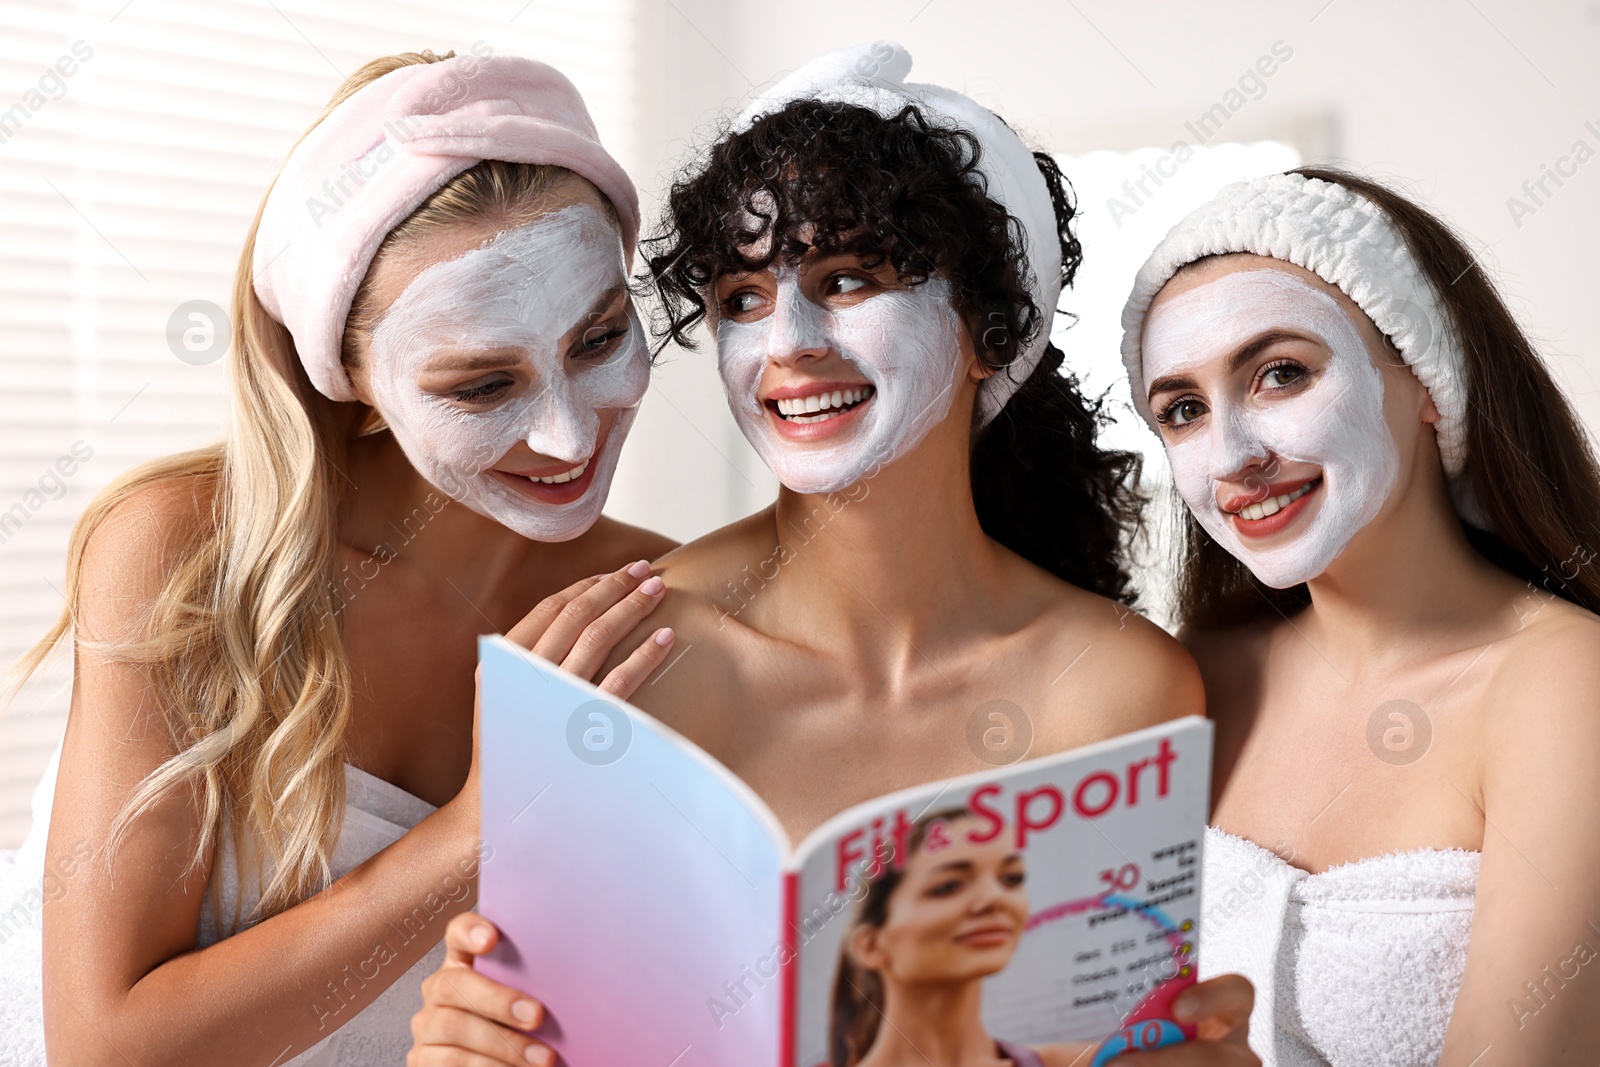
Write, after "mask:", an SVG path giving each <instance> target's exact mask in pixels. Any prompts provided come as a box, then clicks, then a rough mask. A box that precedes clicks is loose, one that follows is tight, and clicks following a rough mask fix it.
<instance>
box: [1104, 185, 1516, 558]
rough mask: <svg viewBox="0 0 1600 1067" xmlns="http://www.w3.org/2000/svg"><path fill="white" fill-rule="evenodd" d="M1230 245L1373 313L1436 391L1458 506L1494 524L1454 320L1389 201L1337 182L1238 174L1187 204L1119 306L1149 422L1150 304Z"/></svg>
mask: <svg viewBox="0 0 1600 1067" xmlns="http://www.w3.org/2000/svg"><path fill="white" fill-rule="evenodd" d="M1230 252H1250V253H1253V254H1255V255H1258V256H1268V257H1271V258H1272V259H1281V260H1283V261H1285V262H1287V263H1293V264H1294V265H1295V266H1297V267H1303V268H1304V269H1306V270H1308V271H1310V272H1311V273H1313V274H1315V275H1317V276H1318V277H1319V278H1321V279H1322V280H1323V281H1325V282H1327V283H1329V284H1330V285H1335V286H1338V287H1339V289H1340V290H1342V291H1343V292H1344V294H1345V295H1346V296H1348V297H1349V298H1350V299H1351V300H1354V301H1355V302H1356V304H1357V306H1359V307H1360V308H1361V310H1362V311H1364V312H1366V314H1367V317H1368V318H1370V319H1371V320H1372V321H1373V322H1374V323H1375V324H1377V326H1378V329H1380V330H1382V331H1383V333H1384V334H1385V335H1386V336H1387V337H1388V338H1389V341H1390V342H1391V343H1392V344H1393V345H1394V347H1395V349H1396V350H1398V351H1399V353H1400V357H1401V358H1402V359H1404V360H1405V362H1406V364H1407V366H1409V367H1410V368H1411V370H1412V372H1413V373H1414V374H1416V376H1417V380H1418V381H1420V382H1421V383H1422V385H1423V387H1424V388H1426V389H1427V390H1428V393H1429V394H1430V395H1431V396H1432V397H1433V406H1434V407H1435V408H1437V409H1438V411H1439V421H1438V423H1437V424H1435V426H1434V432H1435V434H1436V436H1437V438H1438V441H1439V456H1440V459H1441V460H1443V462H1444V470H1445V473H1446V474H1447V475H1448V476H1449V479H1450V490H1451V496H1452V498H1453V499H1454V502H1455V505H1456V511H1457V512H1458V513H1459V514H1460V515H1461V517H1462V518H1464V519H1466V520H1467V521H1469V522H1471V523H1473V524H1474V525H1476V526H1480V527H1483V528H1484V529H1487V528H1488V524H1487V522H1486V521H1485V520H1483V518H1482V514H1481V512H1480V510H1479V509H1478V507H1477V506H1476V504H1475V502H1474V499H1473V496H1472V493H1471V488H1470V486H1469V485H1468V483H1467V479H1466V477H1465V474H1464V472H1465V469H1466V461H1467V441H1466V425H1465V420H1466V410H1467V372H1466V363H1465V361H1464V359H1463V358H1462V355H1461V348H1460V345H1459V343H1458V342H1457V341H1456V337H1455V331H1454V329H1453V328H1452V327H1451V324H1450V318H1449V316H1448V315H1447V314H1446V313H1445V311H1444V310H1443V308H1442V307H1441V305H1440V302H1439V299H1438V295H1437V294H1436V293H1435V292H1434V289H1433V286H1432V285H1431V284H1429V282H1428V279H1427V278H1426V277H1425V276H1424V275H1423V273H1422V269H1421V268H1420V267H1419V266H1418V265H1417V261H1416V259H1415V257H1413V256H1412V254H1411V249H1410V248H1409V247H1408V246H1407V245H1406V242H1405V238H1404V237H1403V236H1401V234H1400V231H1399V230H1397V229H1396V228H1395V226H1394V224H1393V223H1392V222H1390V221H1389V218H1388V216H1387V215H1385V214H1384V213H1383V209H1382V208H1380V207H1378V205H1376V204H1374V203H1372V201H1370V200H1368V199H1367V198H1366V197H1364V196H1361V195H1360V194H1359V193H1356V192H1353V191H1351V190H1350V189H1347V188H1345V187H1344V186H1342V185H1339V184H1337V183H1334V182H1327V181H1323V180H1322V179H1320V178H1308V177H1306V176H1304V175H1301V174H1268V175H1266V176H1264V177H1260V178H1256V179H1254V180H1253V181H1248V182H1236V183H1234V184H1233V185H1229V186H1227V187H1226V188H1224V189H1223V190H1222V191H1221V192H1220V193H1218V194H1217V195H1216V196H1215V197H1213V198H1212V200H1211V201H1210V202H1209V203H1207V204H1205V205H1203V206H1201V207H1199V208H1197V209H1195V210H1194V211H1192V212H1190V213H1189V215H1188V216H1187V217H1186V218H1185V219H1184V220H1183V221H1182V222H1180V223H1178V224H1177V225H1176V226H1174V227H1173V228H1172V230H1171V231H1170V232H1168V234H1167V236H1166V237H1164V238H1163V239H1162V241H1161V243H1160V244H1159V245H1157V246H1156V250H1155V251H1154V252H1152V253H1150V258H1149V259H1147V260H1146V261H1145V264H1144V266H1143V267H1142V268H1140V270H1139V274H1138V276H1137V277H1136V278H1135V279H1134V283H1133V292H1132V293H1130V294H1129V296H1128V302H1127V304H1126V305H1125V306H1124V307H1123V309H1122V363H1123V366H1125V367H1126V368H1127V370H1128V379H1129V382H1130V384H1131V386H1132V392H1133V403H1134V406H1135V407H1136V408H1137V409H1138V411H1139V414H1141V415H1143V416H1144V419H1145V421H1146V422H1147V423H1149V424H1150V428H1151V429H1152V430H1155V431H1156V432H1157V433H1159V432H1160V430H1159V428H1158V426H1157V424H1156V421H1155V415H1154V413H1153V412H1152V411H1151V410H1150V401H1149V398H1148V397H1147V396H1146V395H1145V385H1144V372H1143V368H1142V366H1141V356H1140V344H1141V341H1142V338H1143V333H1144V322H1145V316H1146V314H1147V313H1148V312H1149V310H1150V302H1151V301H1152V300H1154V299H1155V296H1156V294H1157V293H1158V292H1160V291H1161V288H1162V286H1164V285H1166V284H1167V282H1168V281H1169V280H1171V278H1172V276H1173V275H1174V274H1176V273H1177V272H1178V271H1179V270H1180V269H1182V268H1183V267H1184V266H1186V265H1188V264H1190V263H1193V262H1194V261H1195V260H1197V259H1201V258H1203V257H1205V256H1213V255H1226V254H1228V253H1230Z"/></svg>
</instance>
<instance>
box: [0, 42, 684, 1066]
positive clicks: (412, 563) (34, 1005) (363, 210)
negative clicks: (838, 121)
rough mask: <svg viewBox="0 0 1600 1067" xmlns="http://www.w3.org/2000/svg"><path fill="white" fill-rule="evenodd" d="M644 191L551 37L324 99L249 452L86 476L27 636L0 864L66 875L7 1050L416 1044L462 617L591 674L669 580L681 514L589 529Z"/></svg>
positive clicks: (414, 57)
mask: <svg viewBox="0 0 1600 1067" xmlns="http://www.w3.org/2000/svg"><path fill="white" fill-rule="evenodd" d="M557 160H560V161H561V163H560V165H555V161H557ZM357 170H359V171H360V173H361V174H363V175H365V180H362V181H356V180H354V178H353V177H352V175H353V174H355V173H356V171H357ZM325 183H328V184H327V185H326V186H325ZM335 183H337V185H338V187H339V189H340V191H341V194H342V195H341V196H340V197H339V202H338V205H337V207H336V208H335V207H333V206H330V205H329V204H328V203H327V202H326V201H325V200H324V198H325V197H326V196H327V195H328V193H327V191H326V190H327V189H328V188H333V187H334V184H335ZM308 203H310V204H312V205H313V209H312V210H309V211H308V208H307V205H308ZM316 205H322V207H323V208H324V209H325V210H322V211H319V210H317V209H316ZM637 218H638V209H637V200H636V195H635V193H634V189H633V186H632V184H631V183H630V182H629V180H628V178H627V176H626V175H625V174H624V173H623V172H622V169H621V168H620V167H619V166H618V165H617V164H616V162H615V161H614V160H612V158H611V157H610V155H609V154H608V153H607V152H606V151H605V149H604V148H603V147H602V146H601V145H600V143H599V141H598V140H597V138H596V136H595V132H594V128H593V126H592V124H591V123H590V121H589V118H588V114H587V112H586V110H585V108H584V104H583V102H582V100H581V99H580V98H579V96H578V93H577V90H576V89H575V88H574V87H573V86H572V84H571V83H570V82H568V81H567V80H566V78H564V77H563V76H562V75H561V74H560V73H559V72H557V71H555V70H554V69H552V68H550V67H547V66H545V65H544V64H540V63H535V62H533V61H531V60H526V59H519V58H515V57H509V56H507V57H501V56H494V55H492V54H484V55H480V54H476V53H469V54H463V55H460V56H453V57H451V56H446V57H440V56H436V55H433V54H431V53H418V54H405V55H397V56H391V57H387V58H383V59H379V60H375V61H373V62H371V63H369V64H367V65H366V66H364V67H363V68H362V69H361V70H359V71H358V72H356V73H355V74H354V75H353V76H352V77H351V78H349V79H348V80H347V81H346V82H345V83H344V84H343V85H342V86H341V87H340V88H339V90H338V91H337V93H336V94H335V95H334V97H333V99H332V100H331V101H330V103H329V104H328V106H327V108H326V110H325V111H324V113H323V115H322V116H321V117H320V118H319V119H318V120H317V122H316V123H315V124H314V125H313V126H312V128H311V129H310V130H309V131H308V132H307V133H306V134H305V136H304V137H303V138H302V139H301V141H300V142H299V144H298V145H297V146H296V148H295V149H294V151H293V152H292V153H291V155H290V157H289V159H288V161H287V162H286V163H285V164H284V166H283V168H282V170H281V171H280V173H279V175H278V177H277V179H276V182H275V184H274V185H273V187H272V190H271V191H270V192H269V193H268V194H267V196H266V198H265V200H264V202H263V205H262V208H261V211H260V214H259V216H258V219H257V222H256V224H255V225H254V226H252V228H251V230H250V233H249V235H248V237H247V238H246V242H245V246H244V251H243V254H242V256H241V260H240V267H239V272H238V276H237V282H236V287H235V299H234V309H233V314H234V319H233V333H232V336H233V337H234V338H236V339H237V340H236V341H235V343H234V345H233V346H232V350H231V352H230V355H229V359H230V361H231V365H230V368H229V369H230V373H229V378H230V381H231V383H232V400H231V405H230V410H229V418H228V432H227V436H226V438H225V440H223V441H222V442H221V443H219V444H216V445H212V446H208V447H205V448H202V449H199V450H196V451H193V452H188V453H184V454H181V455H177V456H172V457H168V458H166V459H162V460H158V461H156V462H153V463H150V464H147V465H144V466H142V467H140V468H137V469H135V470H134V471H132V472H131V473H129V474H127V475H125V476H123V477H122V478H121V479H119V480H118V481H116V482H115V483H113V484H112V485H111V486H110V487H109V488H107V489H106V490H105V491H104V492H103V493H102V494H101V495H100V496H99V497H97V498H96V499H95V501H94V502H93V503H92V504H91V505H90V507H89V508H88V510H87V512H86V513H85V514H84V516H83V518H82V520H81V521H80V522H79V523H78V525H77V527H76V529H75V530H74V532H73V536H72V541H71V545H70V549H69V556H68V559H69V565H68V573H67V585H66V598H67V604H66V606H65V608H64V609H63V611H62V613H61V617H60V619H59V621H58V622H57V623H56V625H55V626H54V628H53V629H52V630H51V631H50V632H49V633H48V634H47V635H46V637H45V638H44V639H43V641H42V642H41V643H40V644H39V645H38V646H37V647H36V648H35V650H34V651H33V653H32V654H31V655H30V656H29V657H28V659H26V660H25V661H24V663H23V671H24V673H26V671H28V670H32V669H34V668H36V667H37V666H38V665H39V663H40V661H41V660H42V659H43V657H44V656H45V654H46V653H48V652H49V651H50V649H51V648H52V647H54V646H55V645H57V644H58V643H61V642H64V641H65V642H70V643H71V645H72V648H73V651H74V654H75V659H74V662H75V677H74V680H73V690H72V705H71V713H70V716H69V718H68V721H67V728H66V736H65V740H64V741H63V743H62V747H61V749H60V750H59V752H58V754H57V759H56V762H55V763H53V765H52V768H51V771H50V772H49V773H47V774H46V776H45V779H44V781H43V782H42V783H41V785H40V787H39V791H38V793H37V794H36V799H35V802H34V803H35V808H34V811H35V821H34V824H33V830H32V832H31V834H30V836H29V838H28V841H27V842H26V843H25V844H24V845H23V847H22V849H21V850H20V852H19V853H18V855H17V858H16V859H15V860H11V859H9V858H8V859H6V860H4V861H3V862H4V865H5V867H4V869H0V875H3V876H5V877H3V878H0V887H6V890H7V892H9V891H10V887H13V886H24V885H26V881H27V879H28V878H29V877H30V874H29V872H30V870H31V878H32V879H34V884H35V885H37V884H39V883H38V879H40V878H41V877H57V878H59V877H61V876H62V872H63V871H67V872H72V873H71V877H72V878H73V879H74V880H73V883H72V891H71V892H70V893H67V894H55V895H52V896H50V897H49V898H48V899H47V900H46V901H45V903H44V905H43V909H42V910H43V918H42V929H41V928H40V926H39V925H35V926H34V927H33V928H32V929H31V930H30V931H29V936H8V937H7V939H6V942H5V945H4V956H3V957H0V980H3V983H4V984H3V986H0V1031H3V1032H4V1035H5V1042H6V1055H4V1056H0V1058H4V1059H6V1062H8V1063H15V1064H43V1063H44V1061H45V1052H46V1045H48V1051H49V1059H50V1061H51V1062H54V1063H71V1064H97V1063H113V1062H115V1063H125V1062H128V1061H127V1059H126V1058H125V1057H123V1056H122V1055H121V1054H120V1052H119V1050H123V1049H126V1050H130V1051H133V1050H137V1056H138V1059H139V1062H143V1063H166V1064H177V1063H202V1062H203V1063H215V1062H222V1061H227V1062H238V1063H245V1062H251V1063H267V1062H269V1061H271V1062H274V1063H277V1064H280V1065H284V1064H300V1063H303V1062H307V1061H308V1060H314V1062H316V1063H317V1064H349V1065H355V1064H373V1063H392V1062H396V1061H398V1060H399V1059H400V1058H401V1057H402V1056H403V1054H404V1051H405V1049H406V1048H407V1047H408V1046H409V1044H410V1033H409V1030H408V1025H407V1023H408V1019H409V1017H410V1014H411V1013H412V1012H413V1011H414V1010H415V1007H414V1006H415V1003H416V1001H417V999H418V996H419V994H418V992H417V989H418V986H419V985H420V983H421V981H422V979H423V977H424V976H425V975H426V974H427V973H428V972H429V971H430V970H432V968H433V966H434V965H435V961H436V960H438V959H439V958H441V957H442V951H441V950H438V949H436V948H435V946H436V945H437V943H438V940H439V938H440V935H441V933H442V931H443V928H444V926H445V923H446V921H447V920H448V919H449V918H450V916H452V915H454V914H456V913H457V912H460V911H462V910H464V909H466V908H467V907H470V906H471V903H472V889H473V886H474V885H475V874H476V867H477V863H478V859H479V856H478V812H477V804H478V791H477V789H476V788H475V787H474V786H473V785H472V781H473V777H474V773H475V767H476V760H475V753H474V747H473V730H474V676H473V672H474V666H475V662H476V637H477V635H478V634H479V633H481V632H483V630H484V629H485V628H486V626H492V627H494V628H495V629H498V630H503V631H505V632H507V634H508V636H509V637H510V638H511V639H512V640H515V641H517V642H519V643H521V644H522V645H523V646H524V647H532V648H534V649H535V650H539V649H541V648H542V649H544V650H545V651H541V652H540V654H541V655H544V656H546V657H547V658H549V659H551V660H553V661H555V662H561V663H563V665H565V666H567V667H568V668H569V669H571V670H573V671H574V672H575V673H577V674H579V675H580V676H584V677H589V678H595V677H600V676H599V675H598V674H597V673H596V672H597V670H598V668H599V666H600V660H599V659H598V658H596V657H595V654H594V652H593V651H591V650H593V649H599V648H601V647H603V648H604V649H606V650H607V651H609V649H610V648H611V645H612V642H611V639H610V637H609V636H608V635H607V633H606V632H605V631H606V630H607V628H608V627H609V628H611V629H613V630H614V629H615V628H617V627H619V626H620V628H621V629H622V630H624V631H626V630H628V629H631V628H632V627H633V625H634V624H635V623H636V622H637V621H638V620H639V619H640V618H642V617H643V616H645V615H647V614H648V613H649V611H650V610H652V608H653V607H654V606H655V604H657V603H659V602H660V599H661V593H662V589H661V585H660V580H659V579H656V580H655V581H654V584H652V583H651V580H650V579H649V577H648V575H649V568H648V566H647V565H645V564H643V563H642V562H640V561H641V560H643V559H646V558H649V557H653V556H654V555H656V554H658V553H659V552H661V551H663V550H664V549H665V548H667V547H669V546H670V542H667V541H665V540H664V539H663V538H660V537H657V536H655V535H652V534H649V533H647V532H646V531H643V530H637V529H633V528H630V527H626V526H623V525H621V524H618V523H615V522H612V521H610V520H606V519H603V518H601V517H600V509H601V506H602V505H603V503H604V498H605V496H606V492H607V488H608V484H609V479H610V476H611V471H612V468H613V465H614V463H615V458H616V451H617V449H618V448H620V446H621V444H622V441H623V438H624V436H625V434H626V433H627V429H628V425H629V422H630V421H631V419H632V414H633V410H634V407H635V406H636V405H637V404H638V402H639V399H640V397H641V396H642V394H643V393H644V391H645V388H646V384H647V381H648V377H649V373H650V367H649V356H648V351H647V347H646V345H645V344H644V340H643V338H642V337H641V336H640V329H639V324H638V321H637V318H636V316H635V313H634V312H633V310H632V307H631V303H630V301H629V299H628V295H627V290H626V285H625V283H626V280H627V273H628V269H629V268H628V260H629V258H630V256H631V253H632V249H633V241H634V234H635V231H636V227H637ZM530 275H533V276H543V277H545V278H557V279H560V280H561V284H559V285H556V284H550V285H546V286H542V287H537V288H536V290H535V294H536V296H537V299H531V300H530V299H529V297H528V295H527V294H528V293H529V288H528V285H527V282H526V279H527V277H528V276H530ZM510 352H515V353H516V356H515V358H509V357H508V355H507V354H508V353H510ZM486 355H487V356H491V357H494V359H495V360H496V362H495V365H494V366H493V367H492V368H489V369H485V368H483V367H481V366H476V365H475V364H476V363H479V362H481V361H482V360H483V359H484V358H485V356H486ZM540 379H543V380H545V381H546V382H547V383H550V382H554V383H555V387H554V388H547V389H545V390H544V391H543V393H542V395H541V394H540V393H539V390H536V389H533V388H532V387H531V386H530V382H531V381H535V380H540ZM536 396H539V397H540V399H538V400H537V401H536V400H535V397H536ZM573 471H578V472H579V473H580V474H581V477H573V476H571V473H572V472H573ZM397 535H398V536H397ZM402 538H403V540H402ZM597 572H604V576H603V577H602V578H594V577H591V576H593V575H596V573H597ZM545 598H551V599H545ZM541 601H543V602H542V603H541ZM533 605H539V607H538V608H536V609H535V610H534V611H533V612H532V613H530V612H529V608H530V606H533ZM558 614H559V615H560V619H559V622H557V623H555V624H554V625H552V620H554V619H556V618H557V616H558ZM591 623H592V624H593V626H591V625H590V624H591ZM586 635H587V636H586ZM597 635H598V637H599V640H594V638H595V637H596V636H597ZM669 645H670V642H667V643H665V644H663V643H658V642H655V641H647V642H644V643H643V644H642V646H641V648H640V649H639V654H638V657H637V658H636V659H634V660H633V661H632V662H631V663H630V665H629V666H628V667H627V668H626V669H625V670H623V671H621V672H618V673H615V674H611V675H608V676H606V678H605V680H604V682H603V684H604V685H605V686H606V687H607V688H608V689H610V690H611V691H612V692H614V693H617V694H619V695H626V694H627V693H629V692H631V690H632V687H633V685H635V684H637V682H638V681H639V680H640V679H641V678H642V677H643V676H644V675H645V674H648V672H649V670H650V669H652V668H654V667H655V666H657V665H659V664H660V663H661V662H662V661H663V659H664V657H665V654H666V652H667V650H668V647H669ZM603 654H604V653H601V655H602V656H603ZM52 798H53V806H52ZM30 865H32V866H31V867H30ZM44 872H49V873H48V874H45V873H44ZM45 884H46V885H48V884H50V883H49V882H46V883H45ZM324 889H327V890H330V891H329V892H322V891H323V890H324ZM423 900H426V901H428V907H427V909H426V910H421V909H418V910H413V909H414V908H415V906H416V902H418V901H423ZM6 906H9V905H7V904H6V903H5V902H4V901H0V907H6ZM397 916H405V917H406V918H405V923H406V924H407V925H406V930H405V932H404V933H402V932H401V931H399V930H398V929H397V927H396V925H395V920H396V917H397ZM419 916H420V918H419ZM90 930H92V931H94V933H93V936H85V931H90ZM41 955H42V968H41V963H40V960H41ZM355 973H360V974H362V975H364V976H365V977H362V978H361V979H360V980H359V981H354V982H352V981H350V978H351V977H352V976H353V974H355Z"/></svg>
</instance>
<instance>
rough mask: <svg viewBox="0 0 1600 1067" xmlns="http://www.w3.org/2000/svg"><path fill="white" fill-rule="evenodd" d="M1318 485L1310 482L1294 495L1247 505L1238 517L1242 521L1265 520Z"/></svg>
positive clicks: (1289, 494) (1270, 498) (1287, 494)
mask: <svg viewBox="0 0 1600 1067" xmlns="http://www.w3.org/2000/svg"><path fill="white" fill-rule="evenodd" d="M1316 484H1317V483H1316V482H1315V481H1310V482H1307V483H1306V484H1305V485H1302V486H1301V487H1300V488H1298V489H1296V490H1295V491H1294V492H1292V493H1284V494H1283V495H1282V496H1269V497H1267V499H1265V500H1258V501H1256V502H1255V503H1254V504H1246V505H1245V506H1244V507H1242V508H1240V509H1239V511H1238V515H1239V517H1240V518H1241V519H1264V518H1266V517H1267V516H1268V515H1276V514H1277V513H1278V512H1280V511H1282V510H1283V509H1284V508H1286V507H1288V506H1289V505H1290V504H1293V503H1294V502H1295V501H1296V500H1299V499H1300V498H1301V497H1303V496H1305V495H1306V494H1307V493H1309V492H1311V488H1312V486H1314V485H1316Z"/></svg>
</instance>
